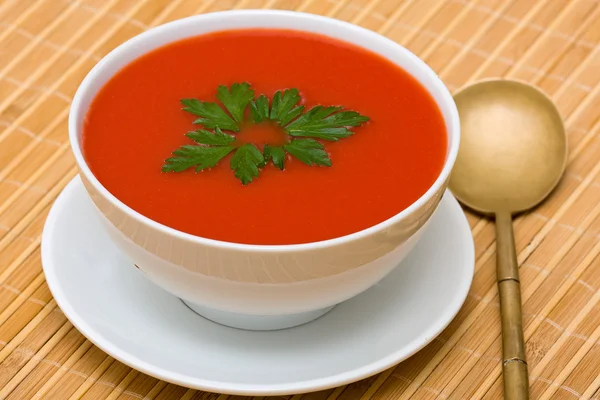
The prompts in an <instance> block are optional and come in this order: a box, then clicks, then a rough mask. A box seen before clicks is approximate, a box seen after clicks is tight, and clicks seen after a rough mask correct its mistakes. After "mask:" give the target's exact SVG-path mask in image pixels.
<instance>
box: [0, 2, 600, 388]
mask: <svg viewBox="0 0 600 400" xmlns="http://www.w3.org/2000/svg"><path fill="white" fill-rule="evenodd" d="M232 8H278V9H295V10H299V11H306V12H311V13H317V14H323V15H328V16H331V17H334V18H339V19H342V20H346V21H351V22H353V23H355V24H359V25H362V26H365V27H367V28H369V29H372V30H374V31H377V32H380V33H381V34H383V35H386V36H388V37H390V38H391V39H393V40H395V41H397V42H399V43H401V44H403V45H404V46H406V47H408V48H409V49H410V50H412V51H413V52H415V53H416V54H417V55H419V56H420V57H421V58H423V59H424V60H426V62H427V63H429V65H431V66H432V67H433V69H434V70H436V71H437V72H438V73H439V74H440V76H441V77H442V79H443V80H444V81H445V82H446V83H447V85H448V86H449V87H450V89H452V90H455V89H456V88H457V87H460V86H461V85H463V84H465V83H467V82H471V81H474V80H477V79H481V78H485V77H497V76H504V77H510V78H516V79H521V80H525V81H527V82H531V83H534V84H536V85H538V86H539V87H540V88H542V89H543V90H544V91H545V92H546V93H548V94H549V95H550V96H551V97H552V98H553V100H554V101H555V102H556V104H557V106H558V108H559V110H560V112H561V114H562V116H563V117H564V119H565V123H566V127H567V130H568V138H569V151H570V155H569V164H568V168H567V172H566V175H565V177H564V179H563V181H562V183H561V184H560V186H559V187H558V189H557V190H556V191H555V193H554V194H553V195H552V197H551V198H550V200H548V201H547V202H546V203H544V204H543V205H542V206H540V207H539V208H537V209H536V210H534V211H533V212H530V213H527V214H525V215H523V216H521V217H519V218H518V219H517V221H516V224H515V229H516V241H517V251H518V259H519V263H520V266H521V276H522V290H523V301H524V324H525V339H526V340H527V353H528V354H527V355H528V360H529V365H530V373H531V391H532V398H534V399H538V398H539V399H548V398H558V399H576V398H582V399H590V398H595V399H600V389H599V388H600V342H599V338H600V291H599V288H600V258H599V257H598V254H599V253H600V236H599V233H600V201H599V200H600V175H599V173H600V132H599V131H600V129H599V128H600V94H599V92H600V51H599V50H600V44H599V42H600V2H599V1H598V0H543V1H536V0H405V1H400V0H379V1H377V0H373V1H369V0H239V1H227V0H213V1H211V0H204V1H203V0H173V1H168V0H79V1H77V0H3V1H0V285H1V286H0V399H4V398H6V399H19V400H21V399H29V398H33V397H34V396H37V397H35V398H41V399H61V400H62V399H76V398H84V399H142V398H143V399H204V398H211V399H212V398H218V399H225V398H230V399H241V398H242V397H237V396H229V397H228V396H225V395H221V396H219V395H213V394H207V393H202V392H197V391H194V390H188V389H186V388H182V387H178V386H176V385H172V384H167V383H165V382H161V381H159V380H157V379H155V378H152V377H149V376H146V375H144V374H142V373H139V372H137V371H135V370H133V369H131V368H129V367H127V366H125V365H123V364H121V363H119V362H117V361H115V360H113V359H112V358H111V357H109V356H107V355H106V354H105V353H103V352H102V351H101V350H99V349H98V348H96V347H95V346H93V345H92V344H91V343H90V342H89V341H87V340H86V339H85V338H84V337H83V336H82V335H81V334H80V333H79V332H78V331H77V330H76V329H75V328H73V326H72V325H71V324H70V323H69V322H68V321H67V319H66V318H65V316H64V315H63V313H62V312H61V311H60V309H59V308H57V306H56V303H55V302H54V300H53V299H52V296H51V295H50V292H49V291H48V287H47V286H46V283H45V281H44V275H43V273H42V266H41V262H40V234H41V232H42V226H43V223H44V220H45V218H46V215H47V214H48V210H49V208H50V206H51V205H52V202H53V201H54V199H55V198H56V196H57V194H58V193H59V192H60V191H61V189H62V188H63V187H64V186H65V184H66V183H67V182H68V181H69V180H70V179H71V178H72V177H73V176H75V175H76V174H77V170H76V167H75V163H74V160H73V157H72V155H71V152H70V149H69V143H68V140H67V115H68V111H69V104H70V102H71V99H72V97H73V94H74V92H75V90H76V88H77V86H78V84H79V83H80V82H81V80H82V78H83V77H84V76H85V74H86V73H87V72H88V71H89V70H90V68H91V67H92V66H93V65H94V64H95V63H96V62H97V61H98V60H99V59H100V58H101V57H102V56H103V55H104V54H106V53H107V52H108V51H109V50H111V49H112V48H114V47H115V46H117V45H118V44H120V43H122V42H123V41H125V40H126V39H128V38H130V37H132V36H134V35H136V34H138V33H140V32H142V31H144V30H145V29H147V28H149V27H151V26H155V25H159V24H162V23H164V22H167V21H169V20H173V19H177V18H181V17H185V16H189V15H193V14H197V13H205V12H210V11H216V10H223V9H232ZM468 217H469V222H470V225H471V227H472V231H473V235H474V238H475V245H476V258H477V262H476V266H475V271H476V272H475V278H474V282H473V287H472V289H471V292H470V295H469V297H468V299H467V301H466V303H465V305H464V307H463V308H462V310H461V311H460V313H459V315H458V316H457V317H456V319H455V320H454V321H453V322H452V324H451V325H450V326H449V327H448V328H447V329H446V330H445V331H444V332H443V333H442V334H441V335H440V336H439V337H438V338H437V339H436V340H435V341H433V342H432V343H431V344H430V345H429V346H427V347H426V348H425V349H424V350H422V351H421V352H419V353H418V354H417V355H415V356H414V357H412V358H410V359H409V360H407V361H405V362H403V363H401V364H400V365H398V366H397V367H395V368H392V369H390V370H388V371H386V372H384V373H382V374H380V375H378V376H374V377H372V378H369V379H366V380H364V381H361V382H357V383H355V384H352V385H348V386H345V387H340V388H337V389H332V390H327V391H323V392H317V393H311V394H307V395H302V396H294V397H293V399H300V398H301V399H330V400H334V399H338V400H342V399H344V400H353V399H362V400H367V399H371V400H376V399H377V400H378V399H408V398H414V399H425V398H427V399H433V398H440V399H446V398H447V399H480V398H485V399H498V398H501V396H502V385H501V382H502V381H501V375H500V372H501V371H500V358H499V357H500V351H501V349H500V325H499V310H498V297H497V290H496V284H495V269H494V264H495V257H494V249H495V243H494V230H493V224H492V223H490V221H487V220H484V219H479V218H478V217H476V216H474V215H470V214H468ZM348 351H352V349H348ZM289 398H292V396H289Z"/></svg>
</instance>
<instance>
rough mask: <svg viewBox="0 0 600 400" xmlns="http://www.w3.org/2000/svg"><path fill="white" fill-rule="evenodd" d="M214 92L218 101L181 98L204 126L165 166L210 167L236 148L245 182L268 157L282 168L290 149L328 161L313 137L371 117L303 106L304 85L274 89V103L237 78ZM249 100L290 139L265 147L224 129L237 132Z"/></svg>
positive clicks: (332, 134)
mask: <svg viewBox="0 0 600 400" xmlns="http://www.w3.org/2000/svg"><path fill="white" fill-rule="evenodd" d="M216 97H217V99H218V100H219V101H220V104H218V103H215V102H209V101H200V100H198V99H182V100H181V103H182V104H183V106H184V107H183V110H184V111H187V112H189V113H192V114H194V115H197V116H199V117H200V118H198V119H196V120H195V121H194V124H200V125H203V126H204V128H205V129H198V130H195V131H191V132H188V133H187V134H186V136H187V137H188V138H190V139H191V140H193V141H194V142H196V144H195V145H184V146H181V147H180V148H179V149H177V150H175V151H174V152H173V157H170V158H168V159H166V160H165V163H164V165H163V166H162V171H163V172H181V171H185V170H187V169H188V168H192V167H195V170H196V172H198V171H201V170H204V169H206V168H212V167H214V166H215V165H216V164H217V163H218V162H219V161H221V160H222V159H223V158H224V157H225V156H227V155H228V154H229V153H232V152H233V156H232V157H231V161H230V168H231V169H232V170H233V171H234V175H235V176H236V178H238V179H239V180H240V181H241V182H242V184H244V185H247V184H248V183H250V182H252V181H253V180H254V179H255V178H257V177H258V175H259V173H260V168H262V167H263V166H264V165H266V164H267V163H268V162H271V161H272V162H273V164H274V165H275V166H276V167H277V168H279V169H280V170H284V166H285V160H286V157H287V155H286V153H289V154H290V155H291V156H292V157H295V158H297V159H298V160H299V161H301V162H303V163H304V164H306V165H309V166H313V165H319V166H327V167H330V166H331V159H330V157H329V154H328V153H327V152H326V151H325V146H324V145H323V144H322V143H321V142H320V141H317V140H315V139H314V138H316V139H321V140H329V141H337V140H339V139H341V138H345V137H348V136H350V135H352V134H353V132H352V131H351V130H350V129H349V128H350V127H356V126H359V125H361V124H362V123H363V122H366V121H368V120H369V118H368V117H366V116H364V115H361V114H359V113H358V112H356V111H349V110H344V109H343V107H339V106H329V107H324V106H320V105H319V106H315V107H312V108H311V109H310V110H308V111H307V112H305V107H304V106H303V105H299V103H300V102H301V100H302V98H301V96H300V91H299V90H298V89H295V88H292V89H286V90H283V91H281V90H279V91H277V92H275V94H274V95H273V99H272V102H271V103H269V98H267V96H265V95H264V94H262V95H260V96H258V97H257V98H256V99H254V90H252V88H251V87H250V84H248V83H234V84H233V85H231V86H230V87H227V86H224V85H220V86H219V87H218V88H217V94H216ZM248 106H250V115H251V118H252V120H253V121H254V123H261V122H263V121H267V120H270V121H274V122H276V123H277V124H278V125H279V127H281V129H282V130H283V131H284V132H285V134H286V136H285V142H286V144H284V145H281V146H271V145H269V144H266V145H265V146H264V148H263V151H262V152H261V151H260V149H259V148H258V147H257V146H256V145H254V144H252V143H247V144H242V143H239V142H238V141H237V139H236V135H234V134H229V133H224V132H223V130H226V131H231V132H239V130H240V127H241V126H242V125H243V124H244V119H245V117H246V115H245V114H246V108H248ZM290 139H291V140H290Z"/></svg>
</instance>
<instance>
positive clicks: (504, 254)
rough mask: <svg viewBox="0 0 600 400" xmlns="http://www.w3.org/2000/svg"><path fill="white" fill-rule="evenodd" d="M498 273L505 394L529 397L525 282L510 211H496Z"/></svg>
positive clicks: (514, 399)
mask: <svg viewBox="0 0 600 400" xmlns="http://www.w3.org/2000/svg"><path fill="white" fill-rule="evenodd" d="M496 275H497V279H498V292H499V296H500V313H501V320H502V374H503V375H504V398H505V399H506V400H526V399H528V398H529V381H528V378H527V362H526V358H525V340H524V338H523V321H522V316H521V284H520V283H519V265H518V264H517V254H516V251H515V238H514V235H513V226H512V215H511V213H510V212H508V211H499V212H497V213H496Z"/></svg>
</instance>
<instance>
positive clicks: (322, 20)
mask: <svg viewBox="0 0 600 400" xmlns="http://www.w3.org/2000/svg"><path fill="white" fill-rule="evenodd" d="M247 16H262V17H265V18H301V19H305V20H307V21H310V22H311V23H314V24H320V25H322V26H323V25H329V27H330V28H332V29H334V30H338V31H339V30H345V31H354V32H355V33H358V34H360V35H364V36H366V37H368V38H369V39H370V40H373V41H379V42H382V43H384V44H387V45H388V46H389V45H391V46H393V47H395V48H396V50H397V51H398V52H399V53H401V54H402V56H403V57H405V58H408V59H409V60H410V62H412V63H413V64H415V65H417V67H418V68H419V69H420V72H422V73H423V74H424V75H425V76H426V78H427V79H428V80H429V81H430V83H431V84H432V85H433V86H435V87H436V89H438V90H439V93H440V94H441V96H442V102H443V103H445V105H446V106H448V109H449V115H450V118H449V123H447V124H446V125H447V128H448V129H447V130H448V139H449V140H448V144H449V146H448V150H447V155H446V160H445V161H444V166H443V168H442V170H441V171H440V173H439V175H438V177H437V178H436V180H435V181H434V183H433V184H432V185H431V186H430V187H429V189H428V190H427V191H426V192H425V193H423V194H422V195H421V197H419V198H418V199H417V200H416V201H414V202H413V203H412V204H411V205H409V206H408V207H406V208H405V209H404V210H402V211H400V212H399V213H397V214H395V215H393V216H392V217H390V218H388V219H386V220H385V221H382V222H379V223H378V224H375V225H372V226H370V227H368V228H365V229H363V230H360V231H358V232H354V233H350V234H347V235H344V236H338V237H335V238H332V239H327V240H321V241H316V242H309V243H299V244H283V245H258V244H245V243H235V242H228V241H222V240H217V239H209V238H205V237H201V236H196V235H193V234H190V233H186V232H183V231H180V230H177V229H175V228H171V227H169V226H167V225H164V224H162V223H160V222H157V221H154V220H152V219H151V218H149V217H146V216H145V215H143V214H141V213H139V212H137V211H135V210H134V209H132V208H131V207H129V206H128V205H126V204H125V203H123V202H122V201H121V200H119V199H118V198H117V197H116V196H115V195H113V194H112V193H111V192H110V191H109V190H108V189H106V188H105V187H104V185H102V184H101V183H100V181H99V180H98V179H97V178H96V176H95V175H94V174H93V173H92V171H91V170H90V168H89V166H88V164H87V162H86V160H85V158H84V156H83V152H82V148H81V145H80V140H79V137H80V129H78V126H77V125H78V124H77V118H78V115H79V113H82V112H86V111H87V109H86V110H82V108H83V107H82V105H81V103H82V101H83V98H84V96H85V95H86V94H87V92H88V91H90V90H93V89H91V88H90V87H91V85H92V83H93V82H94V81H95V80H96V79H98V78H99V76H100V74H101V72H102V71H103V70H104V69H105V68H107V67H109V66H110V65H111V64H112V63H113V62H114V61H116V60H117V59H118V57H119V56H121V55H122V54H123V53H126V52H127V51H128V50H129V49H131V48H135V47H136V46H138V45H139V44H141V43H143V42H145V41H148V40H151V39H152V37H153V36H154V35H157V34H161V33H163V32H168V31H170V30H173V29H176V28H177V27H178V26H179V25H183V24H186V23H189V22H194V23H198V24H201V23H202V22H205V21H207V20H219V19H223V18H232V19H240V18H244V17H247ZM258 27H259V26H257V28H258ZM234 29H236V28H224V29H222V30H223V31H227V30H234ZM240 29H241V28H240ZM290 29H291V30H297V31H306V32H311V31H309V30H305V29H301V28H295V27H294V28H290ZM217 31H219V29H216V30H212V32H217ZM319 34H321V35H324V36H328V35H327V34H325V33H319ZM192 36H193V35H189V36H187V37H192ZM336 39H337V38H336ZM178 40H181V39H180V38H178V39H174V40H169V41H167V43H173V42H176V41H178ZM337 40H343V41H344V40H345V39H337ZM345 41H347V42H348V43H352V44H354V45H356V46H359V47H363V48H364V46H362V45H360V44H357V43H354V42H353V41H352V40H345ZM164 45H166V44H162V45H161V46H164ZM158 47H160V46H158ZM155 48H157V47H155ZM153 49H154V48H153ZM382 56H383V55H382ZM383 57H385V56H383ZM386 58H387V57H386ZM129 62H131V61H129ZM426 90H427V91H428V92H429V90H428V89H426ZM436 103H437V104H438V106H440V107H441V105H440V104H439V103H440V102H439V101H437V100H436ZM68 129H69V141H70V143H71V149H72V153H73V154H74V156H75V160H76V163H77V165H78V167H79V171H80V173H81V174H83V175H84V177H85V180H87V181H88V182H89V183H90V184H91V185H92V186H93V187H94V189H95V190H96V191H98V192H99V193H100V194H101V195H102V197H104V198H105V199H107V200H108V201H109V202H110V204H111V205H113V206H115V207H116V208H118V209H119V211H121V212H122V213H124V214H126V215H127V216H129V217H130V218H133V219H135V220H136V221H137V222H138V223H140V224H143V225H146V226H148V227H150V228H152V229H155V230H157V231H160V232H162V233H164V234H166V235H169V236H171V237H174V238H176V239H179V240H183V241H186V242H189V243H194V244H201V245H205V246H212V247H216V248H220V249H232V250H243V251H250V252H277V253H281V252H292V251H302V250H315V249H322V248H327V247H333V246H337V245H342V244H345V243H348V242H351V241H355V240H360V239H362V238H364V237H367V236H369V235H372V234H374V233H376V232H379V231H382V230H385V229H386V228H389V227H390V226H392V225H393V224H395V223H397V222H399V221H401V220H403V219H404V218H406V217H407V216H409V215H410V214H412V213H413V212H414V211H415V210H417V209H419V208H420V207H422V206H423V205H424V204H426V203H427V202H428V201H430V200H431V199H432V198H433V197H434V195H435V194H436V193H437V192H438V191H439V190H440V189H441V188H442V186H443V185H444V184H445V182H447V181H448V178H449V176H450V172H451V170H452V168H453V166H454V162H455V161H456V157H457V155H458V148H459V143H460V122H459V116H458V110H457V107H456V104H455V103H454V99H453V97H452V95H451V94H450V91H449V90H448V88H447V87H446V86H445V85H444V83H443V82H442V80H441V79H440V78H439V77H438V75H437V74H436V73H435V72H434V71H433V70H432V69H431V67H429V66H428V65H427V64H426V63H425V62H424V61H423V60H421V59H420V58H418V57H417V56H416V55H415V54H413V53H412V52H411V51H409V50H408V49H406V48H405V47H403V46H402V45H400V44H398V43H396V42H394V41H392V40H391V39H388V38H387V37H385V36H383V35H380V34H379V33H376V32H374V31H371V30H369V29H366V28H363V27H360V26H358V25H354V24H351V23H349V22H345V21H341V20H337V19H334V18H330V17H325V16H320V15H315V14H309V13H303V12H297V11H284V10H227V11H217V12H211V13H206V14H200V15H194V16H191V17H186V18H182V19H178V20H174V21H171V22H168V23H166V24H163V25H159V26H157V27H154V28H151V29H148V30H147V31H145V32H142V33H140V34H139V35H136V36H134V37H132V38H130V39H128V40H127V41H125V42H123V43H121V44H120V45H119V46H117V47H116V48H114V49H113V50H111V51H110V52H109V53H108V54H107V55H105V56H104V57H103V58H102V59H101V60H100V61H99V62H98V63H97V64H96V65H95V66H94V67H93V68H92V69H91V70H90V72H88V74H87V75H86V76H85V78H84V79H83V81H82V82H81V84H80V85H79V87H78V89H77V92H76V93H75V96H74V98H73V102H72V104H71V108H70V111H69V122H68ZM450 131H451V132H452V136H450V133H449V132H450ZM450 138H451V140H450Z"/></svg>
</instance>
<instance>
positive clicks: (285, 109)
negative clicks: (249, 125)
mask: <svg viewBox="0 0 600 400" xmlns="http://www.w3.org/2000/svg"><path fill="white" fill-rule="evenodd" d="M299 101H300V92H299V91H298V89H287V90H285V91H284V92H283V94H282V93H281V91H280V90H278V91H277V92H275V95H274V96H273V104H272V105H271V115H270V116H269V118H270V119H272V120H274V121H277V122H278V123H279V125H280V126H285V125H287V124H288V122H290V121H291V120H293V119H294V118H296V117H297V116H299V115H300V114H302V111H304V106H296V104H298V102H299Z"/></svg>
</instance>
